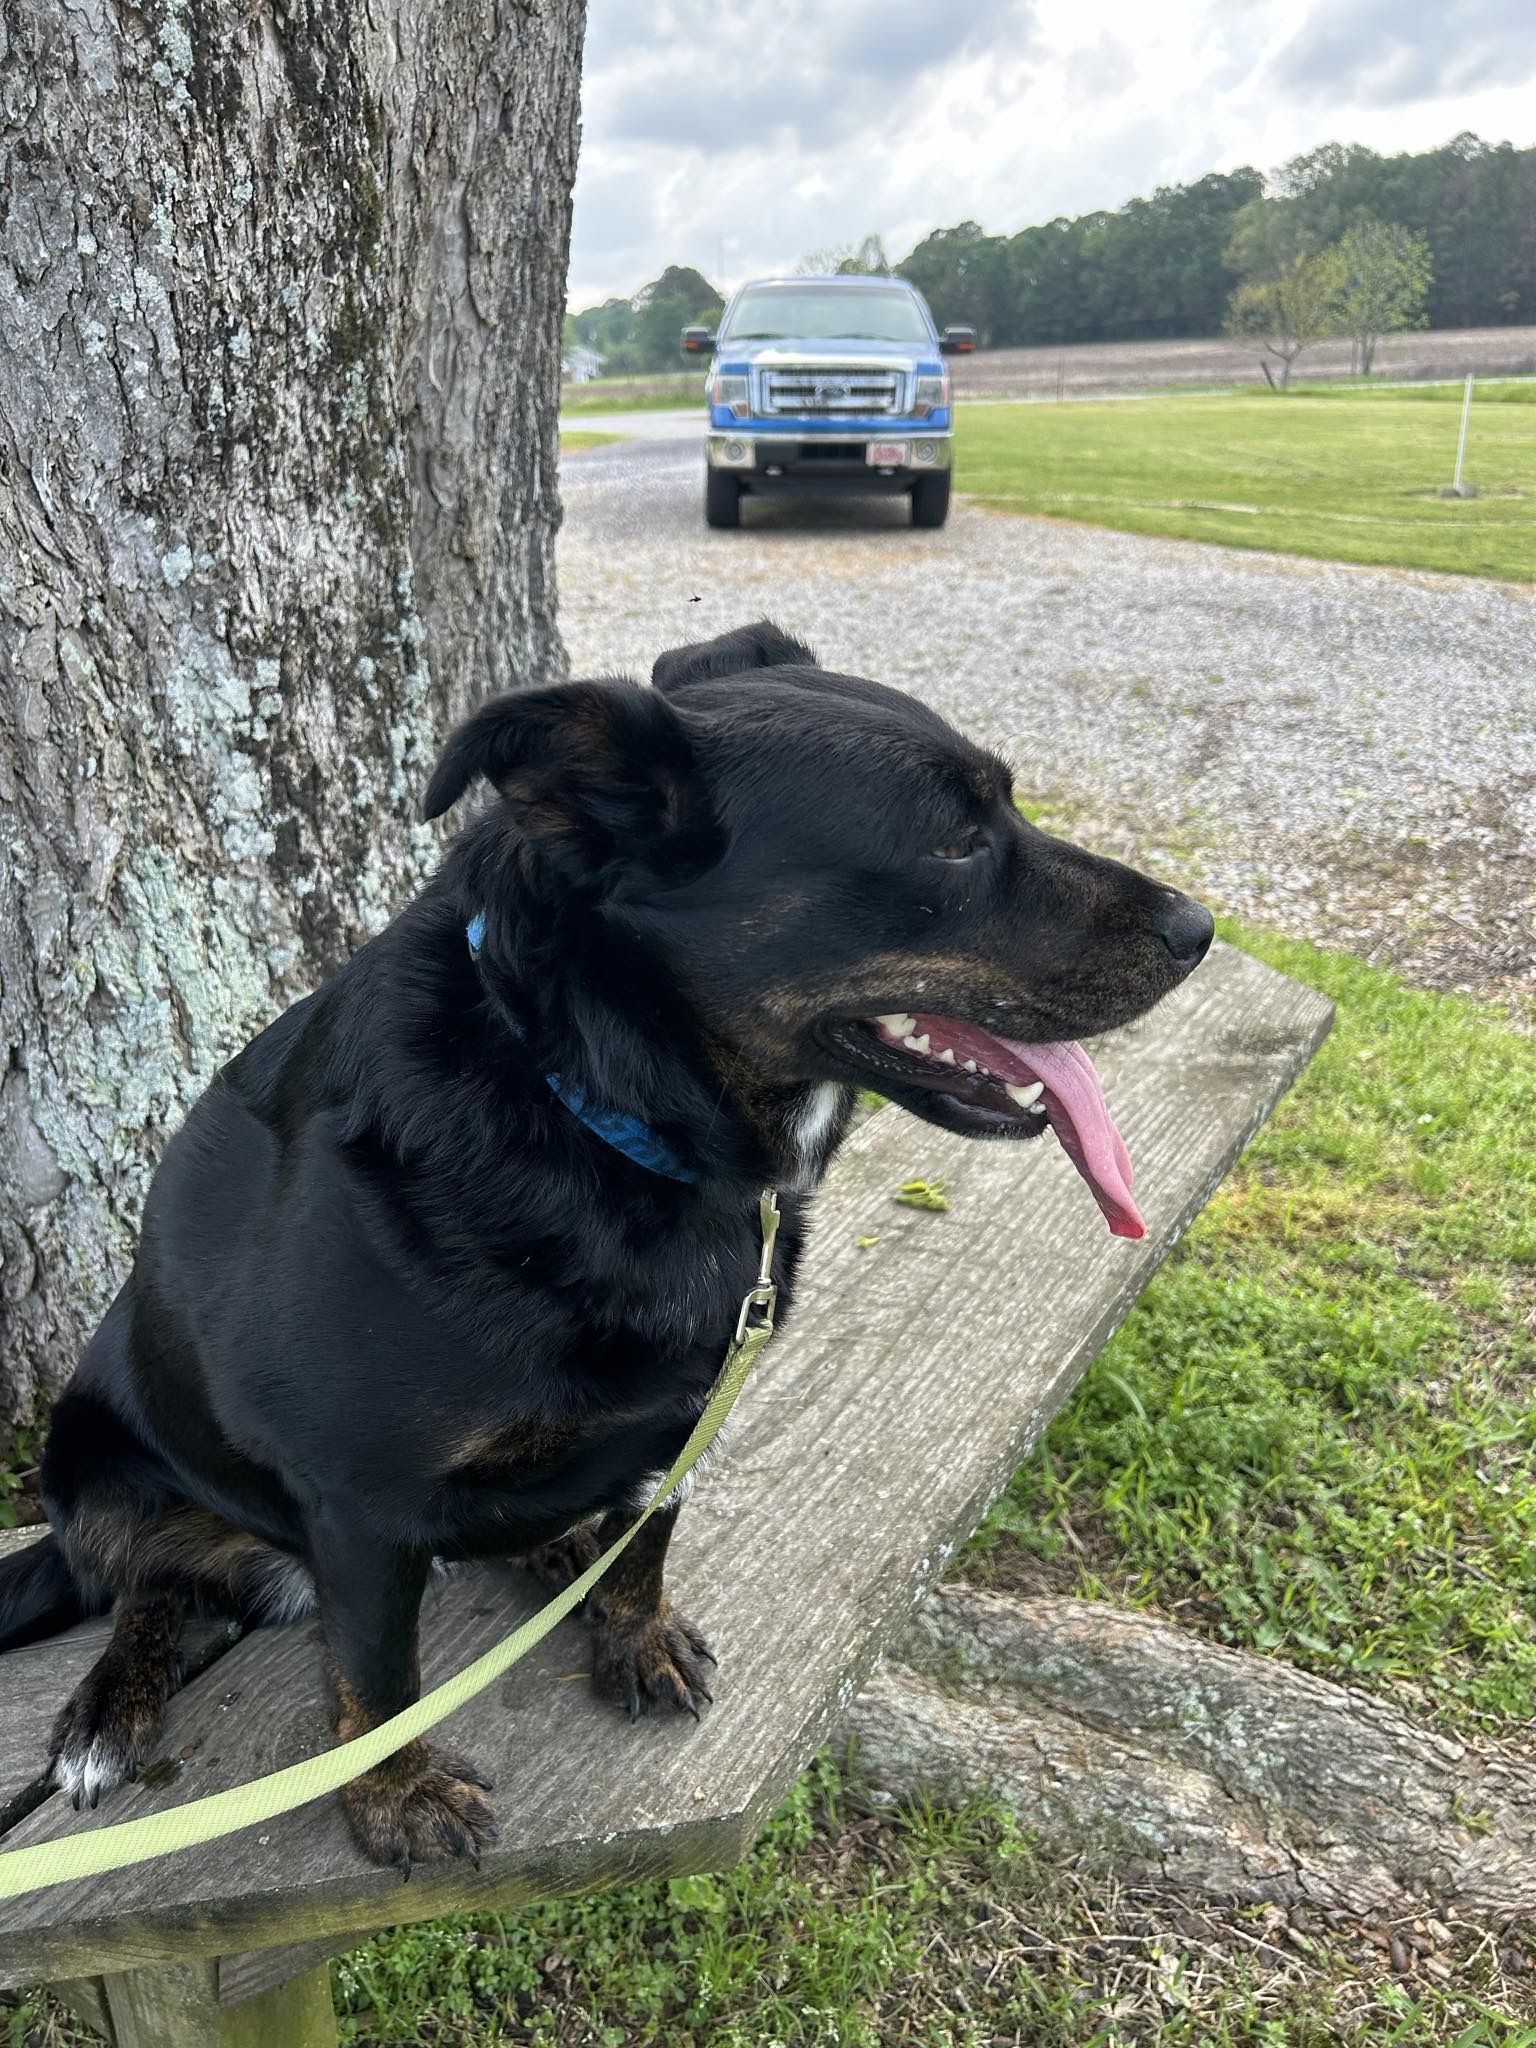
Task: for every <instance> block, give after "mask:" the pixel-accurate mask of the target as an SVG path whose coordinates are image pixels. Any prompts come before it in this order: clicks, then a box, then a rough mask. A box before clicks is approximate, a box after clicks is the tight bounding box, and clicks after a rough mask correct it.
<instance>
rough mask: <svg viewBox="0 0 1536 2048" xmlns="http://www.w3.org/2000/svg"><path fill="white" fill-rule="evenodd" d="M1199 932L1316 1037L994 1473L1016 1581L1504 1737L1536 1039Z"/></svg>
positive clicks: (1531, 1278)
mask: <svg viewBox="0 0 1536 2048" xmlns="http://www.w3.org/2000/svg"><path fill="white" fill-rule="evenodd" d="M1229 936H1236V937H1238V938H1239V939H1240V940H1241V942H1242V943H1243V944H1244V945H1245V946H1246V947H1247V948H1248V949H1249V950H1250V951H1251V952H1254V953H1256V954H1258V955H1259V956H1260V957H1261V958H1263V959H1265V960H1268V961H1269V962H1270V963H1271V965H1273V966H1276V967H1280V968H1283V969H1285V970H1286V971H1287V972H1289V973H1292V974H1295V975H1297V976H1298V977H1299V978H1301V979H1302V980H1305V981H1308V982H1311V983H1312V984H1314V985H1315V986H1317V987H1320V988H1322V989H1324V990H1325V991H1326V992H1327V993H1328V994H1329V995H1331V996H1332V997H1333V998H1334V1000H1335V1002H1336V1003H1337V1004H1338V1020H1337V1022H1336V1024H1335V1026H1334V1031H1333V1035H1332V1036H1331V1038H1330V1039H1329V1040H1328V1042H1327V1044H1326V1045H1325V1046H1324V1047H1323V1049H1322V1051H1321V1052H1320V1053H1319V1055H1318V1057H1317V1059H1316V1060H1315V1062H1314V1063H1313V1065H1312V1067H1311V1068H1310V1069H1309V1071H1308V1072H1307V1074H1306V1075H1305V1076H1304V1077H1303V1079H1302V1081H1301V1082H1300V1083H1299V1084H1298V1086H1297V1088H1296V1089H1295V1091H1294V1092H1293V1093H1292V1094H1291V1095H1290V1096H1289V1097H1288V1098H1287V1099H1286V1101H1285V1102H1284V1103H1282V1105H1281V1107H1280V1109H1279V1110H1278V1111H1277V1112H1276V1114H1275V1116H1274V1118H1273V1119H1272V1120H1271V1122H1270V1123H1269V1125H1268V1126H1267V1127H1266V1128H1265V1130H1264V1131H1263V1133H1262V1134H1261V1135H1260V1137H1259V1138H1258V1140H1257V1141H1256V1142H1255V1143H1254V1145H1253V1146H1252V1147H1251V1148H1250V1150H1249V1151H1248V1153H1247V1154H1246V1155H1245V1156H1244V1158H1243V1160H1242V1162H1241V1163H1240V1165H1239V1166H1238V1168H1237V1170H1236V1171H1235V1172H1234V1173H1233V1174H1232V1175H1231V1177H1230V1178H1229V1179H1228V1181H1227V1182H1226V1184H1225V1185H1224V1187H1223V1188H1222V1189H1221V1190H1220V1192H1219V1193H1218V1194H1217V1195H1216V1197H1215V1199H1214V1200H1213V1201H1212V1202H1211V1204H1210V1206H1209V1207H1208V1208H1207V1209H1206V1210H1205V1212H1204V1214H1203V1215H1202V1216H1201V1217H1200V1219H1199V1221H1198V1223H1197V1224H1196V1225H1195V1227H1194V1229H1193V1230H1192V1231H1191V1232H1190V1234H1189V1236H1188V1237H1187V1238H1186V1239H1185V1241H1184V1242H1183V1243H1182V1244H1181V1245H1180V1246H1179V1248H1178V1250H1177V1252H1176V1253H1175V1254H1174V1256H1173V1257H1172V1258H1171V1259H1170V1260H1169V1261H1168V1263H1167V1265H1166V1266H1165V1267H1164V1268H1163V1270H1162V1272H1161V1273H1160V1274H1159V1276H1158V1277H1157V1278H1156V1279H1155V1280H1154V1281H1153V1282H1152V1285H1151V1286H1150V1287H1149V1288H1148V1290H1147V1292H1146V1293H1145V1294H1144V1295H1143V1297H1142V1299H1141V1301H1140V1302H1139V1303H1138V1304H1137V1307H1136V1309H1135V1311H1134V1313H1133V1314H1132V1315H1131V1316H1130V1317H1129V1318H1128V1319H1127V1321H1126V1324H1125V1326H1124V1328H1123V1329H1122V1330H1121V1331H1120V1333H1119V1335H1118V1336H1117V1337H1116V1338H1115V1339H1114V1341H1113V1342H1112V1343H1111V1344H1110V1345H1109V1347H1108V1348H1107V1349H1106V1350H1105V1352H1104V1353H1103V1354H1102V1356H1101V1357H1100V1358H1099V1360H1098V1361H1097V1363H1096V1364H1095V1365H1094V1367H1093V1369H1092V1370H1091V1371H1090V1373H1089V1374H1088V1377H1087V1378H1086V1380H1085V1381H1084V1383H1083V1385H1082V1386H1081V1387H1080V1388H1079V1390H1078V1392H1077V1394H1076V1396H1075V1397H1074V1399H1073V1400H1072V1402H1071V1403H1070V1404H1069V1405H1068V1407H1067V1408H1066V1409H1065V1411H1064V1412H1063V1413H1062V1415H1061V1416H1059V1417H1058V1419H1057V1421H1056V1423H1055V1425H1054V1427H1053V1428H1052V1430H1051V1431H1050V1433H1049V1435H1048V1436H1047V1438H1046V1441H1045V1443H1044V1445H1043V1446H1042V1449H1041V1451H1040V1452H1039V1453H1038V1454H1037V1455H1036V1457H1035V1458H1034V1459H1033V1460H1032V1461H1031V1462H1030V1463H1029V1464H1028V1465H1027V1466H1025V1467H1024V1469H1023V1470H1022V1471H1021V1472H1020V1473H1019V1474H1018V1475H1017V1477H1016V1478H1015V1480H1014V1482H1013V1485H1012V1487H1011V1489H1010V1491H1009V1493H1008V1495H1007V1496H1006V1497H1005V1499H1004V1501H1003V1502H1002V1503H1000V1505H999V1506H998V1508H997V1509H996V1510H994V1513H993V1516H992V1519H991V1521H990V1523H989V1524H988V1527H987V1529H986V1530H985V1531H984V1532H983V1534H982V1535H981V1536H980V1537H979V1538H978V1539H977V1544H976V1547H975V1549H976V1554H974V1555H973V1568H974V1569H976V1570H977V1571H978V1572H979V1573H980V1575H982V1576H993V1577H1002V1578H1007V1577H1010V1576H1014V1575H1023V1576H1027V1575H1028V1569H1029V1566H1030V1564H1031V1563H1033V1564H1035V1565H1036V1566H1039V1567H1044V1568H1046V1570H1045V1575H1046V1576H1047V1577H1048V1578H1049V1579H1050V1581H1051V1582H1052V1583H1054V1584H1057V1585H1066V1586H1069V1587H1070V1588H1071V1589H1072V1590H1076V1591H1082V1590H1086V1591H1089V1592H1091V1593H1106V1594H1111V1595H1113V1596H1114V1597H1115V1598H1118V1599H1121V1600H1129V1601H1132V1602H1136V1603H1143V1602H1155V1603H1157V1604H1159V1605H1160V1606H1163V1607H1165V1608H1167V1609H1168V1610H1169V1611H1170V1612H1173V1613H1175V1614H1176V1615H1177V1616H1178V1617H1179V1618H1180V1619H1182V1620H1184V1621H1186V1622H1189V1623H1192V1624H1193V1625H1195V1626H1198V1627H1201V1628H1204V1629H1208V1630H1210V1631H1211V1632H1212V1633H1214V1634H1215V1635H1216V1636H1218V1637H1219V1638H1220V1639H1221V1640H1223V1641H1226V1642H1231V1643H1236V1644H1240V1645H1243V1646H1246V1647H1250V1648H1255V1649H1261V1650H1269V1651H1274V1652H1276V1653H1278V1654H1280V1655H1282V1656H1285V1657H1288V1658H1290V1659H1292V1660H1293V1661H1294V1662H1296V1663H1298V1664H1302V1665H1306V1666H1307V1667H1309V1668H1310V1669H1313V1670H1316V1671H1319V1672H1322V1673H1323V1674H1324V1675H1326V1676H1328V1677H1332V1678H1336V1679H1341V1680H1349V1681H1358V1682H1361V1683H1365V1684H1369V1685H1373V1686H1376V1687H1378V1688H1382V1689H1385V1690H1387V1691H1390V1692H1391V1693H1393V1694H1394V1695H1396V1696H1397V1697H1398V1698H1399V1699H1400V1700H1401V1701H1402V1702H1403V1703H1404V1704H1407V1705H1410V1706H1418V1707H1420V1708H1425V1709H1429V1710H1431V1711H1433V1712H1434V1713H1435V1714H1436V1715H1438V1716H1439V1717H1441V1718H1442V1719H1443V1720H1444V1721H1446V1722H1449V1723H1455V1724H1459V1725H1462V1726H1473V1727H1477V1728H1481V1729H1483V1730H1485V1731H1487V1732H1490V1733H1508V1732H1510V1731H1511V1730H1512V1729H1515V1728H1518V1727H1520V1726H1521V1725H1522V1724H1524V1723H1527V1722H1529V1721H1530V1719H1531V1718H1532V1716H1533V1715H1536V1627H1533V1617H1532V1600H1533V1595H1536V1487H1533V1486H1532V1484H1531V1462H1532V1449H1533V1445H1536V1405H1533V1389H1536V1147H1533V1146H1532V1144H1531V1142H1530V1133H1531V1130H1532V1129H1533V1127H1536V1038H1533V1037H1531V1036H1527V1035H1524V1034H1521V1033H1519V1032H1517V1031H1515V1030H1513V1029H1511V1028H1510V1027H1509V1026H1508V1025H1507V1024H1506V1023H1505V1022H1504V1021H1503V1020H1502V1019H1501V1018H1500V1016H1499V1015H1498V1013H1496V1012H1494V1011H1492V1010H1489V1009H1487V1008H1480V1007H1479V1006H1477V1005H1476V1004H1473V1003H1471V1002H1468V1001H1466V1000H1464V999H1462V998H1459V997H1454V996H1439V995H1429V994H1424V993H1421V992H1419V991H1416V990H1413V989H1409V988H1407V987H1405V986H1404V985H1403V984H1402V983H1401V982H1399V981H1398V980H1397V979H1396V978H1395V977H1394V976H1393V975H1391V974H1389V973H1386V972H1384V971H1382V970H1378V969H1375V968H1371V967H1367V966H1365V965H1363V964H1362V963H1361V962H1359V961H1356V960H1353V959H1351V958H1349V957H1348V956H1346V955H1340V954H1326V953H1321V952H1318V951H1317V950H1315V949H1314V948H1312V947H1310V946H1306V945H1301V944H1297V943H1293V942H1290V941H1287V940H1284V939H1278V938H1275V937H1273V936H1271V935H1269V934H1265V933H1259V932H1256V931H1253V930H1243V931H1240V932H1237V933H1232V932H1230V930H1229Z"/></svg>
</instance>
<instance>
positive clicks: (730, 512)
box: [704, 469, 741, 526]
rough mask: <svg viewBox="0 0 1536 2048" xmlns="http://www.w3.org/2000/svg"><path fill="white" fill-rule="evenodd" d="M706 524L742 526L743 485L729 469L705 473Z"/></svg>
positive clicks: (709, 470)
mask: <svg viewBox="0 0 1536 2048" xmlns="http://www.w3.org/2000/svg"><path fill="white" fill-rule="evenodd" d="M704 524H705V525H706V526H740V524H741V483H740V480H739V479H738V478H736V477H734V476H733V475H732V474H731V472H730V471H729V470H728V469H706V470H705V472H704Z"/></svg>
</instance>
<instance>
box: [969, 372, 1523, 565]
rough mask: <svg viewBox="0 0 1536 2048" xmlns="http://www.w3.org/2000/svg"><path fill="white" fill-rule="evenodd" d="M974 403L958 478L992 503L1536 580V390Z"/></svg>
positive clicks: (1338, 555) (1337, 557) (1515, 385)
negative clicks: (1460, 450) (1474, 489)
mask: <svg viewBox="0 0 1536 2048" xmlns="http://www.w3.org/2000/svg"><path fill="white" fill-rule="evenodd" d="M1460 407H1461V387H1460V386H1459V385H1425V386H1420V387H1416V388H1412V389H1407V390H1390V391H1389V390H1371V389H1369V388H1365V389H1352V388H1348V387H1344V386H1339V385H1314V386H1310V387H1309V386H1300V387H1298V388H1297V389H1295V390H1293V391H1291V392H1288V393H1284V394H1280V393H1275V392H1271V391H1268V390H1257V391H1241V392H1234V393H1232V394H1230V395H1229V396H1224V397H1217V398H1200V397H1176V398H1172V397H1164V398H1135V399H1125V400H1114V401H1104V402H1089V403H1083V404H1076V403H1074V404H1071V405H987V404H978V403H970V404H965V405H962V406H960V407H959V409H958V411H957V414H956V419H957V438H958V449H957V467H958V473H959V477H960V479H961V482H962V485H963V488H964V489H965V490H966V491H967V492H968V493H970V494H971V495H973V496H975V497H976V498H978V499H979V500H980V501H981V503H983V504H984V505H990V506H994V507H997V508H1000V509H1002V510H1005V511H1012V512H1034V513H1044V514H1048V515H1050V516H1051V517H1053V518H1058V519H1077V520H1083V521H1087V522H1089V523H1090V524H1093V525H1096V526H1115V527H1121V528H1123V529H1125V530H1126V531H1128V532H1132V533H1154V534H1166V535H1169V536H1171V537H1173V538H1175V539H1179V540H1207V541H1219V542H1223V543H1225V544H1226V545H1228V546H1233V547H1251V548H1274V549H1278V550H1280V551H1281V552H1282V553H1287V554H1296V555H1319V556H1323V557H1325V558H1328V559H1331V560H1333V561H1340V562H1374V563H1387V564H1395V565H1397V566H1400V567H1403V568H1412V569H1445V570H1453V571H1458V572H1460V573H1463V574H1467V575H1479V576H1503V577H1511V578H1518V579H1521V580H1536V383H1533V382H1530V381H1526V382H1516V381H1506V382H1503V383H1494V382H1490V383H1488V384H1486V385H1481V386H1479V387H1478V390H1477V394H1476V397H1475V399H1474V402H1473V408H1472V425H1471V431H1470V434H1469V437H1468V442H1467V461H1466V474H1467V476H1468V477H1469V478H1470V479H1471V480H1472V481H1473V482H1475V483H1476V484H1477V486H1478V491H1479V495H1478V496H1477V497H1476V498H1464V499H1454V498H1449V499H1448V498H1439V497H1437V496H1436V495H1435V494H1436V490H1437V488H1438V487H1439V486H1440V485H1441V484H1448V483H1449V482H1450V480H1451V476H1452V473H1453V471H1454V469H1455V462H1456V437H1457V432H1458V428H1459V424H1460Z"/></svg>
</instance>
